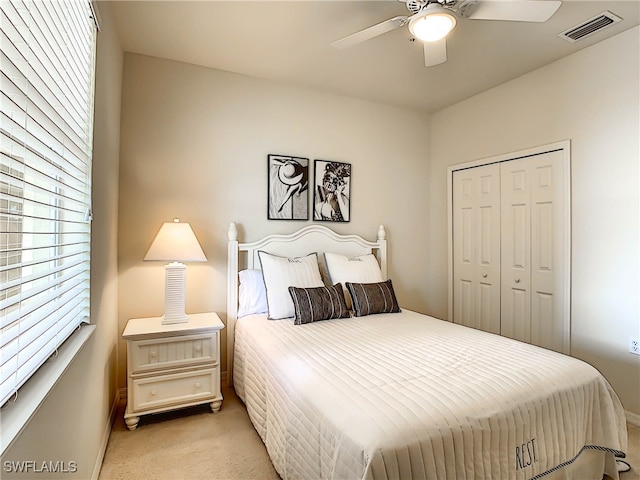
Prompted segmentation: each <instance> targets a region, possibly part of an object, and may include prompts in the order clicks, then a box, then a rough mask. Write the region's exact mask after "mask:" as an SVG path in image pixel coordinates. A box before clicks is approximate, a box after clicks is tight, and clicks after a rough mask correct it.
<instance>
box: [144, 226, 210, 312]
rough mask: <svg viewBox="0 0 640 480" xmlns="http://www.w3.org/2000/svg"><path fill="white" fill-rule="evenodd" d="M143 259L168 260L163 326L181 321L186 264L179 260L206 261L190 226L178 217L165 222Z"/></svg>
mask: <svg viewBox="0 0 640 480" xmlns="http://www.w3.org/2000/svg"><path fill="white" fill-rule="evenodd" d="M144 260H145V261H146V260H162V261H169V262H171V263H168V264H167V265H166V266H165V290H164V317H163V319H162V323H163V324H164V325H166V324H170V323H184V322H186V321H187V315H186V313H185V308H184V304H185V279H186V270H187V266H186V265H185V264H184V263H181V262H206V261H207V257H206V256H205V255H204V252H203V251H202V247H201V246H200V244H199V243H198V239H197V238H196V236H195V234H194V233H193V230H192V229H191V225H189V224H188V223H180V220H179V219H177V218H174V219H173V222H165V223H163V224H162V227H160V231H159V232H158V234H157V235H156V237H155V238H154V240H153V243H152V244H151V246H150V247H149V251H148V252H147V254H146V255H145V257H144Z"/></svg>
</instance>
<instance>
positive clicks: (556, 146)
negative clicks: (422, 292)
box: [447, 140, 571, 354]
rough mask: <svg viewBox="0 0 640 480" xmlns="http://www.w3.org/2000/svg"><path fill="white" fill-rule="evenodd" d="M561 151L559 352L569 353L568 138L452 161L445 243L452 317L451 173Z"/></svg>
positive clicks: (569, 182) (569, 171)
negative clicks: (561, 261)
mask: <svg viewBox="0 0 640 480" xmlns="http://www.w3.org/2000/svg"><path fill="white" fill-rule="evenodd" d="M556 151H561V152H562V161H563V163H564V165H563V168H564V171H565V176H564V185H563V189H564V192H565V193H566V195H565V196H564V218H563V225H564V226H565V235H564V242H563V245H562V246H561V249H562V256H563V259H564V261H563V264H562V268H563V270H564V285H562V289H563V291H564V295H563V318H564V322H563V335H564V342H563V349H562V351H563V353H566V354H570V353H571V141H570V140H564V141H560V142H556V143H551V144H547V145H541V146H538V147H533V148H529V149H526V150H520V151H516V152H510V153H505V154H501V155H497V156H493V157H488V158H483V159H479V160H474V161H471V162H465V163H460V164H456V165H452V166H450V167H449V168H448V169H447V237H448V238H447V240H448V242H447V245H448V247H447V248H448V317H447V318H448V320H449V321H451V322H452V321H453V305H454V303H453V302H454V299H453V282H454V277H453V267H454V261H453V260H454V259H453V254H454V252H453V174H454V172H456V171H458V170H465V169H468V168H474V167H481V166H484V165H490V164H493V163H502V162H508V161H509V160H517V159H520V158H525V157H530V156H534V155H541V154H545V153H549V152H556Z"/></svg>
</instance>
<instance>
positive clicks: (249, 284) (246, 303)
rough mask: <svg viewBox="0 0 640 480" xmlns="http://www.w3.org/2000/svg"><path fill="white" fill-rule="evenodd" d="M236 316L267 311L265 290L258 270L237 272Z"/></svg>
mask: <svg viewBox="0 0 640 480" xmlns="http://www.w3.org/2000/svg"><path fill="white" fill-rule="evenodd" d="M238 276H239V277H240V288H239V291H238V300H239V302H238V303H239V305H238V318H240V317H244V316H247V315H253V314H257V313H267V312H268V311H269V308H268V307H267V291H266V290H265V288H264V280H263V279H262V272H261V271H260V270H242V271H240V272H239V273H238Z"/></svg>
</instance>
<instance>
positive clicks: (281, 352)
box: [234, 310, 627, 480]
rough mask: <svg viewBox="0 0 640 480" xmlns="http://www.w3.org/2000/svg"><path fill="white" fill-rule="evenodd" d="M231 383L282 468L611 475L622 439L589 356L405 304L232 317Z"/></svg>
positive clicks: (353, 473)
mask: <svg viewBox="0 0 640 480" xmlns="http://www.w3.org/2000/svg"><path fill="white" fill-rule="evenodd" d="M234 386H235V389H236V392H237V394H238V395H239V396H240V398H241V399H242V400H243V401H244V403H245V404H246V407H247V411H248V413H249V417H250V418H251V421H252V423H253V425H254V427H255V429H256V431H257V432H258V433H259V435H260V436H261V438H262V440H263V442H264V443H265V445H266V448H267V451H268V453H269V455H270V457H271V460H272V462H273V464H274V466H275V468H276V470H277V471H278V473H279V474H280V475H281V476H282V478H284V479H295V478H301V479H320V478H328V479H377V480H379V479H403V480H404V479H418V478H438V479H453V478H455V479H471V478H492V479H495V478H509V479H512V478H513V479H529V478H550V477H551V476H553V475H556V476H563V478H565V477H566V478H571V474H568V476H567V474H566V473H565V472H566V471H570V468H571V467H576V468H577V467H579V466H580V465H582V467H583V468H586V470H589V471H591V473H592V474H593V475H594V476H593V478H601V476H602V472H606V473H607V474H609V475H610V476H611V477H612V478H617V472H616V471H615V457H624V452H625V450H626V448H627V432H626V424H625V417H624V412H623V409H622V405H621V404H620V401H619V399H618V397H617V395H616V394H615V392H614V391H613V390H612V388H611V386H610V385H609V384H608V383H607V381H606V380H605V379H604V377H603V376H602V375H601V374H600V373H599V372H598V371H597V370H595V369H594V368H593V367H592V366H590V365H589V364H587V363H584V362H582V361H580V360H577V359H575V358H571V357H568V356H566V355H562V354H559V353H556V352H552V351H549V350H545V349H542V348H539V347H535V346H532V345H528V344H525V343H521V342H518V341H515V340H510V339H507V338H504V337H501V336H498V335H493V334H490V333H486V332H482V331H479V330H474V329H471V328H467V327H463V326H460V325H456V324H452V323H450V322H445V321H441V320H438V319H435V318H432V317H428V316H425V315H421V314H418V313H415V312H411V311H408V310H403V312H402V313H399V314H382V315H371V316H367V317H359V318H349V319H339V320H329V321H322V322H315V323H312V324H307V325H293V322H292V321H291V320H278V321H273V320H267V319H266V316H264V315H255V316H248V317H244V318H241V319H239V320H238V322H237V324H236V334H235V360H234ZM598 471H599V472H600V473H597V472H598ZM558 472H561V475H558ZM594 472H596V473H594ZM574 478H578V477H576V476H575V475H574ZM579 478H583V477H579ZM585 478H586V477H585Z"/></svg>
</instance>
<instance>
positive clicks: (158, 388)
mask: <svg viewBox="0 0 640 480" xmlns="http://www.w3.org/2000/svg"><path fill="white" fill-rule="evenodd" d="M219 378H220V374H219V372H218V368H213V369H206V370H198V371H195V372H185V373H176V374H173V375H163V376H162V377H147V378H139V379H134V380H133V408H134V409H135V410H136V411H140V410H151V409H154V408H158V407H163V406H168V405H174V404H184V405H186V404H189V403H190V402H197V401H198V400H202V399H213V398H216V396H217V392H219V389H220V386H219V385H218V382H219Z"/></svg>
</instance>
